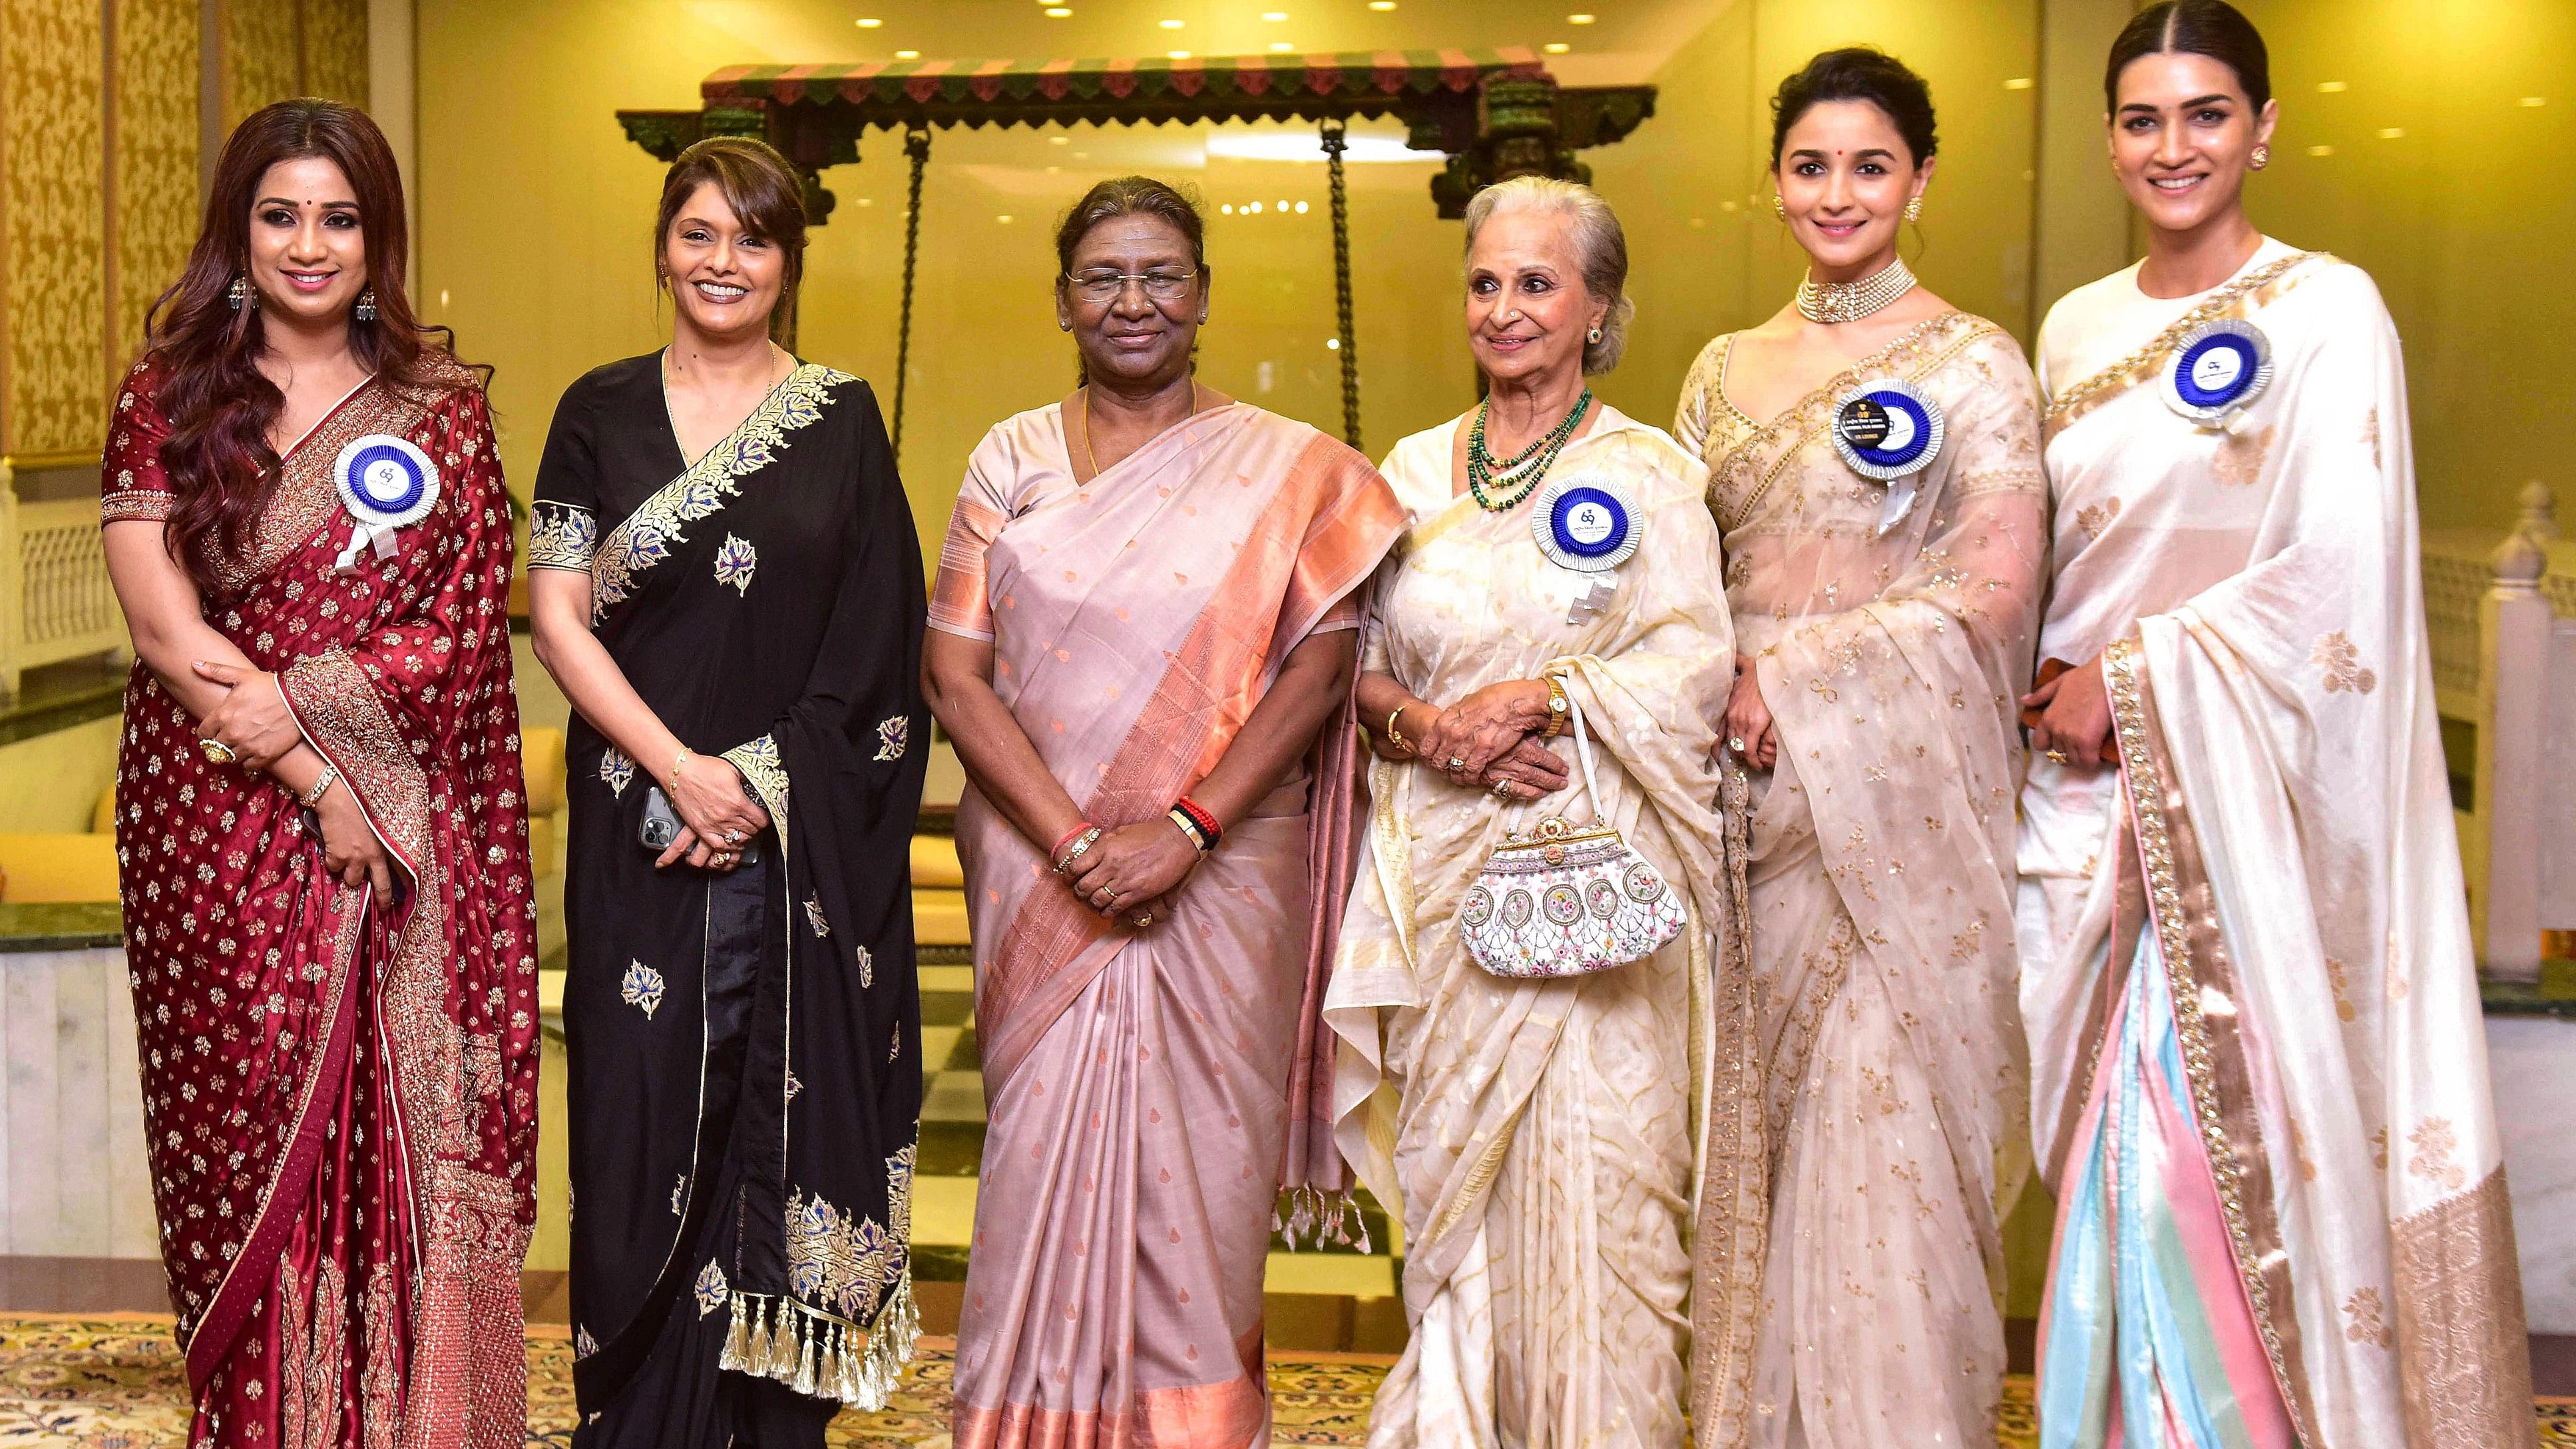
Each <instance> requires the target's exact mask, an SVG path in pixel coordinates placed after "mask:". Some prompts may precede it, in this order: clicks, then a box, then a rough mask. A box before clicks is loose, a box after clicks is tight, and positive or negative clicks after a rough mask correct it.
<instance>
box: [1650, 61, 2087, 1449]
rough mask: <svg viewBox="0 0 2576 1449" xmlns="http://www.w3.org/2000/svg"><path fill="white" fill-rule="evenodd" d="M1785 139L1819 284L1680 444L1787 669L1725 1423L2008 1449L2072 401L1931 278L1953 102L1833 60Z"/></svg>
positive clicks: (1769, 719) (1776, 1433)
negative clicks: (2031, 676)
mask: <svg viewBox="0 0 2576 1449" xmlns="http://www.w3.org/2000/svg"><path fill="white" fill-rule="evenodd" d="M1777 115H1778V118H1779V131H1778V132H1777V133H1776V138H1775V145H1776V146H1778V148H1779V150H1778V152H1777V153H1776V154H1777V158H1778V163H1777V170H1776V171H1775V180H1776V181H1777V183H1778V185H1779V188H1780V191H1781V193H1782V198H1783V200H1782V210H1783V213H1784V214H1785V215H1786V216H1787V217H1788V219H1789V222H1790V225H1791V230H1792V232H1793V234H1794V235H1795V236H1796V237H1797V239H1798V241H1799V243H1800V245H1801V246H1803V247H1805V248H1806V249H1807V251H1808V254H1809V257H1810V262H1811V265H1810V269H1809V276H1810V278H1811V280H1810V282H1809V284H1808V285H1807V286H1805V287H1803V288H1801V290H1800V294H1799V299H1798V302H1797V305H1796V308H1795V310H1791V309H1786V308H1784V309H1783V310H1782V312H1781V314H1780V315H1779V316H1778V317H1776V318H1774V319H1772V320H1771V321H1769V322H1766V323H1765V324H1763V325H1762V326H1761V327H1759V328H1755V329H1751V330H1749V331H1747V332H1743V333H1738V334H1733V335H1730V336H1726V337H1721V338H1718V339H1717V340H1716V341H1714V342H1712V343H1710V344H1709V346H1708V348H1707V350H1706V351H1705V352H1703V353H1702V354H1701V356H1700V359H1699V362H1698V364H1697V365H1696V366H1695V367H1694V368H1693V369H1692V372H1691V376H1690V378H1689V380H1688V382H1686V383H1685V384H1684V387H1683V392H1682V399H1681V408H1680V414H1679V417H1678V419H1677V421H1676V422H1675V424H1674V431H1675V433H1676V434H1677V435H1678V436H1679V437H1680V438H1681V440H1682V442H1683V444H1684V446H1686V447H1691V448H1694V449H1696V450H1697V451H1699V452H1700V454H1701V456H1702V457H1703V458H1705V459H1706V460H1707V462H1708V465H1709V492H1708V498H1709V506H1710V507H1711V509H1712V510H1713V511H1714V512H1715V514H1716V516H1717V519H1718V522H1719V524H1720V525H1721V527H1723V528H1724V530H1725V537H1726V554H1727V559H1728V564H1727V580H1728V585H1729V586H1728V589H1727V600H1728V603H1729V604H1730V606H1731V607H1732V608H1733V610H1734V614H1735V619H1736V628H1737V631H1738V633H1737V638H1738V641H1739V644H1738V647H1739V648H1741V649H1743V650H1744V651H1745V652H1746V653H1747V654H1748V655H1750V656H1751V657H1750V658H1749V659H1748V660H1747V661H1745V662H1744V664H1743V665H1741V666H1740V667H1739V672H1738V675H1737V679H1736V684H1735V698H1734V701H1733V703H1732V704H1731V706H1730V708H1729V710H1728V714H1727V726H1728V736H1729V738H1728V740H1727V747H1728V750H1729V752H1730V754H1731V755H1732V756H1733V757H1734V758H1733V759H1732V760H1731V761H1730V762H1729V764H1728V770H1729V772H1730V774H1733V773H1734V772H1736V771H1739V770H1745V769H1748V768H1749V769H1750V771H1751V772H1752V779H1751V782H1750V785H1751V789H1752V792H1753V797H1754V808H1753V811H1752V814H1751V820H1750V834H1751V849H1750V859H1749V864H1748V867H1747V871H1748V876H1749V881H1748V884H1749V890H1750V895H1751V913H1750V916H1749V924H1748V931H1749V934H1750V937H1751V954H1752V983H1751V988H1752V991H1753V993H1754V996H1755V1002H1754V1021H1753V1023H1752V1030H1753V1032H1754V1033H1755V1035H1756V1051H1757V1057H1758V1062H1757V1066H1756V1069H1755V1075H1754V1077H1753V1079H1752V1080H1749V1081H1746V1082H1743V1083H1742V1084H1741V1086H1740V1091H1741V1093H1742V1094H1743V1097H1744V1098H1746V1099H1749V1101H1739V1102H1738V1103H1737V1105H1749V1106H1751V1107H1753V1108H1755V1109H1756V1110H1758V1112H1759V1114H1760V1120H1759V1121H1758V1122H1757V1123H1755V1124H1752V1125H1750V1126H1749V1127H1748V1131H1747V1135H1748V1136H1749V1137H1756V1138H1758V1139H1759V1140H1761V1141H1762V1142H1763V1143H1764V1145H1765V1148H1766V1150H1765V1151H1764V1153H1762V1154H1761V1155H1760V1157H1759V1158H1757V1159H1752V1160H1749V1161H1745V1162H1730V1161H1729V1160H1728V1159H1726V1158H1725V1157H1724V1156H1722V1155H1721V1154H1719V1153H1717V1152H1715V1151H1714V1150H1712V1152H1711V1154H1710V1163H1709V1172H1710V1175H1711V1176H1710V1180H1709V1183H1708V1184H1707V1187H1706V1190H1704V1192H1703V1204H1704V1206H1703V1212H1702V1216H1701V1218H1700V1232H1699V1235H1698V1238H1697V1240H1696V1243H1695V1248H1696V1253H1697V1257H1698V1266H1699V1274H1700V1276H1699V1279H1698V1283H1697V1294H1698V1296H1697V1299H1696V1301H1695V1302H1694V1304H1693V1311H1692V1322H1693V1326H1694V1332H1695V1338H1694V1344H1693V1351H1694V1364H1693V1382H1692V1391H1693V1403H1692V1418H1693V1427H1694V1429H1695V1431H1696V1435H1697V1438H1698V1442H1699V1443H1700V1444H1702V1445H1708V1446H1715V1445H1737V1444H1753V1445H1764V1446H1797V1445H1815V1446H1819V1449H1828V1446H1829V1449H1876V1446H1880V1445H1893V1444H1904V1445H1909V1446H1910V1445H1923V1446H1930V1445H1950V1446H1966V1445H1978V1446H1983V1445H1990V1444H1992V1443H1993V1442H1994V1412H1995V1404H1996V1400H1997V1398H1998V1396H1999V1394H2000V1392H2001V1385H2002V1374H2003V1368H2004V1343H2003V1318H2002V1313H2001V1307H2000V1303H1999V1301H1998V1295H1999V1293H2000V1290H2001V1287H2002V1261H2001V1241H2000V1221H1999V1219H2000V1206H2001V1201H2000V1200H2001V1199H2002V1198H2003V1196H2004V1194H2006V1193H2008V1192H2009V1191H2011V1190H2013V1189H2015V1188H2016V1187H2017V1185H2018V1184H2017V1182H2016V1181H2014V1180H2013V1179H2012V1177H2011V1176H2010V1175H2009V1174H2008V1173H2007V1170H2006V1169H2007V1166H2008V1164H2009V1162H2010V1161H2011V1160H2012V1159H2011V1154H2012V1153H2013V1152H2014V1151H2015V1150H2016V1148H2017V1146H2018V1137H2019V1126H2020V1120H2021V1110H2022V1091H2023V1089H2022V1060H2023V1058H2022V1048H2021V1033H2020V1028H2019V1023H2018V1022H2017V1020H2016V1019H2015V1017H2014V1013H2013V1006H2014V992H2013V983H2014V975H2013V971H2014V955H2013V931H2012V843H2013V789H2014V787H2015V785H2016V783H2017V782H2018V779H2019V770H2020V754H2021V750H2020V741H2019V738H2018V736H2017V734H2016V732H2015V728H2014V719H2013V701H2014V698H2015V696H2017V695H2018V694H2019V693H2020V692H2021V690H2022V688H2023V687H2024V680H2025V679H2026V677H2027V674H2028V670H2029V667H2030V663H2029V641H2030V631H2031V626H2032V623H2033V620H2034V616H2035V614H2036V613H2037V610H2038V604H2039V598H2038V593H2039V590H2038V579H2039V576H2040V566H2041V559H2042V556H2043V551H2044V549H2045V546H2046V534H2045V519H2046V514H2045V506H2046V496H2045V492H2044V489H2043V485H2042V482H2041V478H2040V473H2039V467H2038V456H2037V453H2038V418H2037V409H2036V398H2035V395H2034V390H2033V388H2032V386H2031V381H2030V372H2029V369H2028V368H2027V367H2026V366H2025V365H2024V364H2023V362H2022V360H2021V354H2020V351H2019V349H2018V348H2017V347H2016V346H2015V345H2014V343H2013V341H2012V339H2011V338H2010V337H2009V336H2007V335H2005V334H2004V332H2003V331H2002V330H2001V329H2000V328H1997V327H1996V326H1995V325H1994V324H1993V323H1991V322H1987V321H1985V320H1984V319H1982V318H1978V317H1972V316H1970V315H1968V314H1967V313H1964V312H1960V311H1956V310H1954V309H1952V308H1950V307H1949V306H1948V305H1947V304H1946V303H1943V302H1942V301H1941V300H1940V299H1939V298H1937V297H1933V296H1931V295H1930V294H1929V293H1927V292H1925V291H1924V290H1923V289H1921V288H1920V287H1917V286H1915V285H1914V284H1913V282H1912V279H1911V277H1910V275H1909V274H1907V273H1906V272H1905V270H1904V263H1903V262H1902V261H1899V260H1897V258H1896V254H1895V248H1896V221H1897V218H1898V217H1899V216H1900V215H1903V214H1905V213H1906V211H1907V210H1908V203H1909V202H1911V201H1914V200H1916V199H1919V197H1920V196H1921V194H1922V188H1923V183H1924V182H1925V181H1927V180H1928V179H1929V177H1930V172H1931V157H1932V144H1933V142H1932V116H1931V106H1930V100H1929V97H1928V96H1927V95H1926V94H1925V92H1924V89H1923V85H1922V82H1921V81H1920V80H1918V79H1916V78H1915V77H1914V76H1913V75H1912V73H1911V72H1908V71H1906V70H1905V69H1904V68H1903V67H1902V66H1900V65H1898V64H1897V63H1896V62H1895V61H1893V60H1890V59H1888V58H1887V57H1885V56H1882V55H1879V54H1877V53H1876V52H1870V51H1843V52H1827V53H1826V54H1824V55H1821V56H1818V57H1817V58H1816V59H1815V60H1814V61H1813V62H1811V63H1810V64H1809V66H1808V67H1807V69H1806V70H1805V71H1803V72H1801V73H1800V74H1799V75H1796V76H1793V77H1791V78H1790V80H1789V81H1788V82H1787V83H1785V84H1784V85H1783V86H1782V88H1781V103H1780V105H1779V107H1778V111H1777ZM1756 416H1758V417H1764V418H1768V419H1769V420H1768V421H1767V422H1756V421H1755V420H1754V419H1755V417H1756ZM1721 1025H1722V1026H1723V1025H1724V1023H1723V1022H1722V1023H1721ZM1729 1044H1730V1039H1729V1037H1728V1036H1727V1035H1726V1034H1724V1033H1721V1036H1720V1038H1719V1046H1720V1057H1721V1060H1724V1059H1727V1057H1728V1055H1729V1054H1728V1052H1727V1047H1728V1046H1729ZM1723 1090H1725V1088H1724V1086H1721V1091H1723ZM1721 1104H1722V1105H1724V1104H1726V1099H1724V1098H1721ZM1766 1179H1767V1181H1766ZM1766 1188H1767V1190H1766ZM1766 1211H1767V1214H1768V1224H1767V1233H1766V1228H1765V1224H1764V1221H1763V1215H1764V1213H1765V1212H1766Z"/></svg>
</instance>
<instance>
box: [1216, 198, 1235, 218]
mask: <svg viewBox="0 0 2576 1449" xmlns="http://www.w3.org/2000/svg"><path fill="white" fill-rule="evenodd" d="M1217 211H1218V213H1219V214H1221V215H1224V216H1232V215H1234V203H1233V202H1231V201H1229V202H1227V203H1226V204H1225V205H1223V206H1220V207H1218V208H1217Z"/></svg>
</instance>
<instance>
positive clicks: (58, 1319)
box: [0, 1314, 2576, 1449]
mask: <svg viewBox="0 0 2576 1449" xmlns="http://www.w3.org/2000/svg"><path fill="white" fill-rule="evenodd" d="M952 1362H953V1360H952V1358H951V1349H950V1345H949V1343H948V1341H947V1340H945V1339H926V1340H924V1341H923V1352H922V1356H921V1361H920V1362H919V1363H918V1364H916V1365H915V1366H914V1368H913V1369H912V1371H911V1372H910V1373H907V1374H906V1375H904V1382H903V1386H902V1388H901V1389H900V1390H899V1391H898V1392H897V1394H896V1398H895V1402H894V1403H893V1404H892V1405H891V1406H889V1407H888V1408H886V1409H885V1410H884V1411H883V1412H881V1413H875V1414H858V1413H846V1414H843V1415H842V1416H841V1417H840V1418H839V1419H837V1420H835V1421H834V1422H833V1425H832V1436H831V1444H832V1449H947V1446H948V1433H947V1429H948V1374H949V1369H950V1367H951V1365H952ZM1386 1362H1387V1361H1386V1360H1385V1359H1383V1358H1377V1357H1371V1356H1366V1355H1360V1354H1301V1355H1290V1354H1282V1355H1280V1356H1278V1357H1277V1358H1275V1359H1274V1360H1273V1361H1272V1362H1271V1365H1270V1388H1271V1402H1272V1405H1273V1410H1272V1412H1273V1414H1274V1416H1275V1422H1274V1426H1273V1437H1272V1440H1271V1443H1272V1445H1273V1449H1286V1446H1291V1445H1315V1444H1341V1445H1356V1444H1360V1443H1362V1442H1364V1441H1365V1440H1366V1438H1367V1433H1366V1430H1367V1424H1368V1405H1369V1396H1370V1395H1371V1394H1372V1393H1373V1392H1374V1391H1375V1390H1376V1388H1377V1382H1378V1379H1379V1378H1380V1377H1382V1376H1383V1375H1384V1374H1385V1372H1386ZM2535 1407H2536V1411H2537V1413H2538V1414H2539V1416H2540V1424H2541V1431H2540V1440H2541V1443H2542V1444H2543V1445H2547V1446H2560V1449H2576V1399H2550V1400H2543V1401H2541V1402H2540V1403H2539V1404H2538V1405H2536V1406H2535ZM187 1418H188V1410H187V1392H186V1388H185V1384H184V1382H183V1380H182V1378H181V1374H180V1366H179V1355H178V1351H177V1349H176V1348H174V1347H173V1346H172V1344H171V1341H170V1320H169V1319H167V1318H159V1317H154V1316H151V1315H148V1314H95V1315H87V1316H75V1315H55V1314H0V1449H35V1446H42V1449H57V1446H59V1449H179V1446H180V1444H181V1441H182V1439H183V1437H184V1433H185V1431H186V1428H187ZM2003 1418H2004V1423H2003V1432H2002V1436H2001V1443H2000V1445H1999V1446H1998V1449H2024V1446H2027V1445H2030V1444H2032V1443H2033V1442H2035V1441H2034V1439H2033V1437H2032V1430H2031V1422H2030V1381H2029V1380H2028V1379H2026V1378H2014V1379H2012V1380H2011V1381H2009V1384H2008V1386H2007V1388H2006V1390H2005V1397H2004V1414H2003ZM528 1420H529V1423H528V1443H529V1444H530V1445H531V1446H535V1445H547V1446H561V1445H566V1444H569V1443H571V1442H572V1422H573V1408H572V1346H571V1344H570V1342H569V1341H568V1340H567V1339H566V1338H565V1337H564V1336H563V1335H562V1334H561V1333H560V1332H556V1331H549V1330H547V1329H544V1328H537V1329H533V1330H531V1331H530V1333H529V1335H528Z"/></svg>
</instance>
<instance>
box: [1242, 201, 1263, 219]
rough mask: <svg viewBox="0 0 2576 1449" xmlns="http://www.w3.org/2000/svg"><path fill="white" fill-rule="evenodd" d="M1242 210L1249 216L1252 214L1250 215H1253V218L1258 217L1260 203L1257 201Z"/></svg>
mask: <svg viewBox="0 0 2576 1449" xmlns="http://www.w3.org/2000/svg"><path fill="white" fill-rule="evenodd" d="M1244 210H1245V211H1246V212H1249V213H1250V214H1252V215H1254V216H1259V215H1260V214H1261V203H1260V202H1258V201H1256V202H1254V203H1252V204H1251V205H1249V206H1247V207H1245V208H1244Z"/></svg>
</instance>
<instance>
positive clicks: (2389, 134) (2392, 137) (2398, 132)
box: [2379, 126, 2406, 141]
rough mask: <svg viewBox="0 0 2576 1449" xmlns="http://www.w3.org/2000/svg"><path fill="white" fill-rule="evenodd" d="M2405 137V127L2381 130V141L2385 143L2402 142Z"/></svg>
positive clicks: (2385, 127) (2390, 127)
mask: <svg viewBox="0 0 2576 1449" xmlns="http://www.w3.org/2000/svg"><path fill="white" fill-rule="evenodd" d="M2405 135H2406V128H2405V127H2404V126H2382V127H2380V128H2379V139H2381V140H2383V141H2396V140H2402V139H2404V137H2405Z"/></svg>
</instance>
